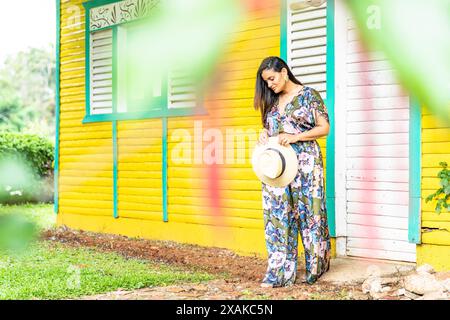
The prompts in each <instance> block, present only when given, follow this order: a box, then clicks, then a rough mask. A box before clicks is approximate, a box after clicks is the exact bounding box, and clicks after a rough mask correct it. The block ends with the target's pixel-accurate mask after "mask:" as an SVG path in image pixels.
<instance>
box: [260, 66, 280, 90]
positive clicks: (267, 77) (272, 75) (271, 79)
mask: <svg viewBox="0 0 450 320" xmlns="http://www.w3.org/2000/svg"><path fill="white" fill-rule="evenodd" d="M283 71H284V70H281V72H276V71H274V70H272V69H269V70H267V69H266V70H264V71H263V72H262V73H261V77H262V78H263V80H264V81H265V82H266V84H267V87H268V88H269V89H271V90H272V91H273V92H274V93H276V94H278V93H280V92H281V91H283V90H284V87H285V86H286V81H285V80H284V74H283Z"/></svg>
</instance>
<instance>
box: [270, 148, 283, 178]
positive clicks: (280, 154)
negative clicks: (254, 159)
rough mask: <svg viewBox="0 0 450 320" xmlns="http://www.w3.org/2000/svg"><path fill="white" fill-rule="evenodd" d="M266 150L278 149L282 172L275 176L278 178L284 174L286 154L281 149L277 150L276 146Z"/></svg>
mask: <svg viewBox="0 0 450 320" xmlns="http://www.w3.org/2000/svg"><path fill="white" fill-rule="evenodd" d="M266 150H272V151H276V152H277V153H278V155H279V156H280V158H281V172H280V174H279V175H278V176H276V177H275V179H276V178H278V177H280V176H281V175H282V174H283V172H284V169H285V168H286V160H284V156H283V154H282V153H281V152H280V150H277V149H275V148H267V149H266Z"/></svg>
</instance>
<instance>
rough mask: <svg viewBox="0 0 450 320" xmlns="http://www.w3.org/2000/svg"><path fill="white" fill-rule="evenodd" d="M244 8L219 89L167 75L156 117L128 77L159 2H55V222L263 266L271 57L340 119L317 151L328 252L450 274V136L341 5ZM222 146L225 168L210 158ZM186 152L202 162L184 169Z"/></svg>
mask: <svg viewBox="0 0 450 320" xmlns="http://www.w3.org/2000/svg"><path fill="white" fill-rule="evenodd" d="M238 2H239V1H238ZM241 2H242V8H241V10H242V12H244V14H242V15H241V16H240V18H239V21H238V22H237V24H236V26H235V31H233V32H232V33H231V34H230V36H229V37H228V38H227V42H226V43H225V44H224V48H223V50H222V51H223V54H222V55H221V57H220V59H218V66H217V69H218V70H224V71H223V72H221V78H220V81H218V83H219V86H220V90H219V91H218V92H213V93H211V94H210V93H209V92H205V94H204V95H196V94H194V93H195V92H189V90H188V89H187V91H186V90H183V81H182V79H181V80H180V79H178V80H180V82H179V81H178V80H177V79H176V78H175V77H171V76H170V75H169V76H167V77H165V78H163V79H164V83H163V84H162V86H161V87H159V90H157V91H158V94H154V96H155V97H157V98H155V99H154V100H152V101H153V102H154V107H153V108H152V109H151V110H148V109H146V108H145V107H142V106H141V107H136V106H139V105H140V102H139V99H138V98H139V94H140V92H139V90H137V89H136V88H134V89H133V88H130V87H129V86H127V84H126V82H125V81H124V80H123V78H122V77H120V76H118V74H120V73H121V70H122V69H121V68H122V67H121V66H122V64H121V57H122V53H123V52H122V51H123V50H124V48H125V47H126V41H127V37H128V38H131V34H132V30H133V29H136V28H135V27H136V23H135V22H136V20H139V19H140V18H141V16H140V15H141V13H140V12H144V13H145V14H149V13H150V11H151V10H152V8H156V7H157V6H158V4H159V3H160V1H156V0H91V1H83V0H56V4H57V6H56V7H57V12H56V16H57V30H58V33H57V112H56V117H57V128H56V129H57V130H56V132H57V137H56V150H55V151H56V155H55V212H56V213H57V215H58V219H57V221H58V224H59V225H66V226H68V227H70V228H74V229H82V230H89V231H95V232H104V233H112V234H121V235H126V236H132V237H142V238H148V239H158V240H171V241H177V242H182V243H191V244H198V245H202V246H215V247H222V248H229V249H231V250H233V251H236V252H238V253H240V254H257V255H260V256H265V254H266V250H265V242H264V241H265V240H264V232H263V220H262V218H263V215H262V200H261V183H260V182H259V181H258V180H257V178H256V176H255V175H254V173H253V171H252V169H251V164H250V161H249V158H250V156H251V150H252V148H253V146H254V143H255V141H256V139H257V136H258V133H259V130H260V129H261V124H260V115H259V114H258V113H257V112H256V111H254V110H253V94H254V85H255V74H256V70H257V68H258V66H259V64H260V62H261V61H262V59H264V58H265V57H267V56H273V55H277V56H280V57H282V58H284V59H285V60H286V61H287V62H288V64H289V66H290V67H291V68H292V70H293V72H294V74H295V75H296V76H297V77H298V78H299V80H300V81H302V83H304V84H306V85H309V86H311V87H313V88H315V89H316V90H318V91H319V92H320V93H321V95H322V97H323V98H324V100H325V103H326V105H327V108H328V111H329V114H330V120H331V124H332V127H331V131H330V134H329V136H328V137H327V139H321V141H319V143H320V145H321V148H322V153H323V155H324V157H325V165H326V196H327V207H328V220H329V226H330V232H331V235H332V237H333V238H332V249H333V255H334V256H352V257H361V258H375V259H385V260H392V261H406V262H411V263H417V264H422V263H431V264H432V265H433V266H435V268H437V269H447V270H448V269H450V216H449V214H448V213H441V214H440V215H438V214H436V213H435V212H434V204H433V203H425V201H424V199H425V198H426V196H427V195H429V194H430V193H432V192H434V191H435V190H436V189H437V188H438V187H439V185H438V179H437V178H436V174H437V172H438V171H439V168H438V163H439V162H440V161H447V162H448V163H450V128H449V127H448V126H446V125H445V124H443V123H440V122H439V121H438V119H436V118H435V117H433V115H432V114H430V113H429V112H428V111H427V109H426V108H425V107H421V108H419V107H417V105H416V104H415V102H414V100H413V99H411V98H410V96H409V95H408V94H405V93H404V92H403V90H401V86H400V85H399V83H398V82H396V80H395V77H393V76H392V74H393V70H392V68H391V67H390V65H389V63H388V62H387V60H386V59H384V58H383V57H380V56H379V55H375V56H376V57H373V56H372V54H373V53H370V52H365V51H364V49H363V48H362V47H361V46H360V45H359V44H360V41H359V38H358V32H357V30H356V27H355V25H354V23H353V22H352V19H351V17H350V15H349V13H348V12H347V10H346V7H345V5H344V1H343V0H328V1H326V2H325V3H324V4H322V5H321V6H319V7H310V8H306V9H302V10H299V9H298V7H297V6H295V5H292V3H295V1H294V0H292V1H291V0H267V1H260V2H255V1H244V0H242V1H241ZM133 10H134V11H133ZM125 11H126V12H125ZM112 14H114V15H113V16H112ZM361 74H362V75H363V77H361ZM367 79H372V80H371V81H367ZM127 90H128V91H129V92H133V90H134V92H133V94H125V93H124V92H126V91H127ZM367 90H368V91H367ZM367 92H369V93H368V94H367ZM190 137H193V138H190ZM199 137H200V138H199ZM212 137H215V138H217V137H222V138H223V139H222V140H223V141H222V142H221V146H223V148H222V149H223V154H221V155H220V158H221V159H227V160H228V161H222V160H221V161H217V159H218V157H217V154H216V158H215V159H216V161H210V163H208V160H205V159H203V158H202V155H203V154H204V153H203V152H205V150H207V149H208V148H209V147H210V143H211V141H212V139H213V138H212ZM180 146H183V148H184V149H183V150H184V151H183V152H186V150H188V151H187V154H186V153H183V152H182V154H183V156H184V157H186V159H188V160H189V159H193V161H185V160H186V159H184V158H183V157H181V160H180ZM237 154H238V155H239V156H236V155H237ZM176 155H177V156H176ZM196 157H197V158H196ZM236 157H237V159H236ZM230 159H231V160H230ZM196 160H199V161H196ZM209 160H211V159H209Z"/></svg>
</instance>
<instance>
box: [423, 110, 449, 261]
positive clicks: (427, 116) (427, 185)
mask: <svg viewBox="0 0 450 320" xmlns="http://www.w3.org/2000/svg"><path fill="white" fill-rule="evenodd" d="M441 161H446V162H447V163H448V164H449V165H450V126H449V125H448V124H446V123H444V122H442V121H440V120H439V119H437V118H436V117H435V116H433V115H432V114H431V113H430V111H429V110H428V109H427V108H423V109H422V182H421V187H422V201H421V204H422V217H421V222H422V245H420V246H418V250H417V263H418V264H422V263H430V264H432V265H433V266H434V267H435V268H437V269H438V270H448V268H449V267H450V258H449V257H450V256H449V254H448V252H449V250H450V213H446V212H442V213H441V214H437V213H436V212H435V211H434V208H435V206H436V203H435V202H434V201H433V202H428V203H425V198H426V197H427V196H428V195H430V194H432V193H434V192H435V191H436V190H437V189H438V188H439V187H440V185H439V178H437V176H436V175H437V173H438V172H439V171H440V170H441V168H440V166H439V162H441Z"/></svg>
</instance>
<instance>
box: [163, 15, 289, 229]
mask: <svg viewBox="0 0 450 320" xmlns="http://www.w3.org/2000/svg"><path fill="white" fill-rule="evenodd" d="M279 19H280V16H279V8H278V7H272V8H269V9H268V10H267V11H265V12H264V11H260V12H255V13H252V14H250V16H246V17H245V19H243V20H242V21H241V23H240V24H239V26H238V27H237V30H238V32H235V33H233V34H232V35H230V39H229V40H228V42H227V48H225V55H224V56H223V57H222V59H221V61H220V64H219V67H220V70H221V71H223V72H222V73H221V81H220V83H219V87H218V88H214V89H213V90H215V92H209V94H208V93H207V97H206V99H205V104H206V106H207V108H208V111H209V112H210V116H205V117H197V118H195V119H193V118H191V117H188V118H186V117H183V118H181V117H180V118H171V119H169V121H168V151H169V161H168V164H169V169H168V199H169V200H168V201H169V203H168V214H169V220H170V221H175V222H187V223H196V224H197V223H198V224H216V223H223V224H225V225H230V226H235V227H240V228H257V229H262V227H263V223H262V203H261V183H260V182H259V181H258V180H257V178H256V176H255V175H254V173H253V170H252V169H251V164H250V157H251V149H252V147H253V146H254V144H255V142H256V139H257V135H258V130H259V128H260V127H261V124H260V115H259V113H258V112H256V111H255V110H254V109H253V96H254V88H255V74H256V70H257V69H258V67H259V64H260V62H261V61H262V59H263V58H265V57H267V56H270V55H279V50H280V47H279V43H280V25H279V23H280V20H279ZM211 97H212V98H211ZM195 120H199V121H201V126H202V129H203V130H202V133H204V132H206V130H208V129H215V128H217V129H219V130H220V132H221V134H222V136H223V138H224V139H223V157H224V158H223V161H224V162H225V163H224V164H218V166H217V170H218V172H219V175H220V176H219V181H218V189H219V190H220V191H219V197H220V200H219V208H215V207H214V206H213V204H211V203H210V201H211V200H210V199H211V197H210V195H209V185H208V184H209V183H211V182H210V181H209V179H208V175H209V171H208V170H209V169H208V168H207V167H206V166H205V165H202V164H193V165H189V164H178V163H176V159H171V157H170V155H171V154H172V151H173V150H174V148H175V147H177V148H179V147H180V142H179V141H178V140H176V139H174V138H173V139H172V135H173V134H174V132H176V130H179V129H183V130H186V133H189V135H190V136H191V137H192V139H191V141H190V144H189V142H188V143H184V145H185V146H187V147H189V145H190V146H191V153H192V159H193V156H194V152H195V150H198V151H202V150H204V148H205V146H207V145H208V144H209V142H203V143H202V146H199V145H198V143H196V142H195V141H194V140H195V139H196V138H195V137H194V121H195ZM227 130H236V131H235V132H237V131H240V133H241V134H244V135H245V138H244V141H245V146H239V145H238V144H237V142H236V141H235V142H234V145H231V144H230V143H227V141H226V136H227ZM228 133H230V131H228ZM237 134H239V133H237ZM246 134H248V135H246ZM197 139H198V138H197ZM181 145H183V144H181ZM199 148H203V149H199ZM240 152H241V154H243V155H244V157H243V158H242V160H244V161H245V163H236V162H237V158H236V157H237V155H238V153H240ZM230 158H231V159H233V160H234V161H235V163H230ZM217 211H218V212H217ZM218 214H219V215H220V214H222V215H223V216H225V217H226V218H225V219H219V218H217V216H216V215H218ZM215 220H217V221H215Z"/></svg>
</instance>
